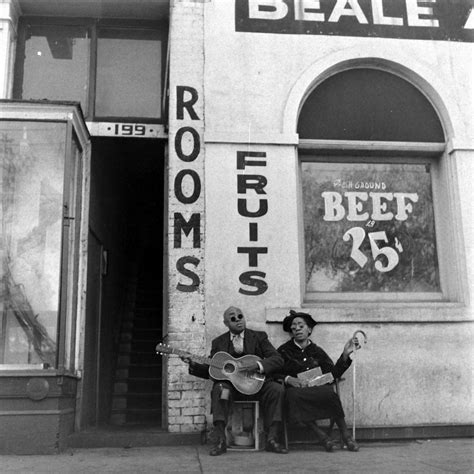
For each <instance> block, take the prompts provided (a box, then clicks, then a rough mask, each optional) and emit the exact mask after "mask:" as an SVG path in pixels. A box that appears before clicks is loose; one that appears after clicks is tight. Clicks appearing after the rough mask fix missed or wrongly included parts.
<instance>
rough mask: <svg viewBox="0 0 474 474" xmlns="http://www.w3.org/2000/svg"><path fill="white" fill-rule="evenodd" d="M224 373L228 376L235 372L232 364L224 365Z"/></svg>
mask: <svg viewBox="0 0 474 474" xmlns="http://www.w3.org/2000/svg"><path fill="white" fill-rule="evenodd" d="M224 372H226V373H228V374H232V373H233V372H235V366H234V364H230V363H227V364H225V365H224Z"/></svg>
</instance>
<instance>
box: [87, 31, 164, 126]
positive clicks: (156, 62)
mask: <svg viewBox="0 0 474 474" xmlns="http://www.w3.org/2000/svg"><path fill="white" fill-rule="evenodd" d="M161 50H162V42H161V40H160V37H159V36H158V33H157V32H155V31H153V30H133V29H131V30H130V29H105V30H100V31H99V38H98V40H97V85H96V99H95V115H96V116H97V117H149V118H158V117H160V116H161V61H162V58H161Z"/></svg>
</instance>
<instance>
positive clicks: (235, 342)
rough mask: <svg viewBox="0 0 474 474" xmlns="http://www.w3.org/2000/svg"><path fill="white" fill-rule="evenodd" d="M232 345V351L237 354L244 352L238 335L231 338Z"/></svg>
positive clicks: (241, 340)
mask: <svg viewBox="0 0 474 474" xmlns="http://www.w3.org/2000/svg"><path fill="white" fill-rule="evenodd" d="M232 344H233V345H234V351H235V352H236V353H237V354H242V352H244V339H243V337H242V336H241V335H240V334H234V335H233V336H232Z"/></svg>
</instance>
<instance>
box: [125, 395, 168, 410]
mask: <svg viewBox="0 0 474 474" xmlns="http://www.w3.org/2000/svg"><path fill="white" fill-rule="evenodd" d="M127 408H154V409H158V408H161V392H150V393H129V394H128V395H127Z"/></svg>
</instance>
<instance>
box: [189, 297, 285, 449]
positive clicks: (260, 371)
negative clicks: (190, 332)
mask: <svg viewBox="0 0 474 474" xmlns="http://www.w3.org/2000/svg"><path fill="white" fill-rule="evenodd" d="M224 324H225V325H226V326H227V327H228V328H229V332H226V333H224V334H222V335H220V336H219V337H216V338H215V339H214V340H213V341H212V348H211V358H213V359H212V361H216V360H217V359H218V358H219V357H220V356H221V355H222V353H227V354H224V356H225V355H229V356H231V357H228V361H227V362H225V361H224V363H223V364H221V373H222V376H219V374H218V372H219V371H216V369H215V367H213V364H211V367H209V365H204V364H199V363H196V362H192V361H191V360H190V358H189V357H182V359H183V360H184V361H185V362H188V363H189V373H190V374H191V375H195V376H197V377H201V378H212V379H213V380H214V386H213V387H212V392H211V412H212V415H213V423H214V431H215V434H216V442H215V444H214V446H213V447H212V449H211V451H210V453H209V454H210V455H211V456H219V455H220V454H224V453H225V452H226V450H227V445H226V437H225V427H226V425H227V420H228V415H229V408H230V404H231V403H232V400H246V399H252V400H255V399H257V400H259V401H260V404H261V407H262V411H263V416H264V425H265V430H266V432H267V444H266V447H265V449H266V450H267V451H270V452H274V453H281V454H286V453H287V452H288V451H287V450H286V449H285V448H283V447H282V446H281V445H280V444H279V443H278V436H279V433H280V429H281V420H282V418H281V411H282V406H283V393H284V392H283V390H284V389H283V386H282V385H281V384H279V383H276V382H273V381H270V380H265V376H266V375H271V374H272V373H274V372H279V371H281V369H282V367H283V359H282V357H281V356H280V354H278V352H277V351H276V349H275V348H274V347H273V346H272V344H271V343H270V341H269V340H268V336H267V334H266V333H265V332H263V331H253V330H252V329H246V323H245V317H244V315H243V313H242V311H241V310H240V309H239V308H235V307H234V306H231V307H229V308H227V309H226V311H225V312H224ZM219 352H221V354H218V357H215V358H214V356H215V354H217V353H219ZM243 356H247V357H243ZM248 356H257V357H248ZM235 358H239V359H235ZM210 374H211V376H210ZM240 376H241V377H242V379H241V380H240V381H239V377H240ZM253 378H254V379H253ZM216 379H218V380H216ZM224 379H225V380H224ZM246 379H248V381H250V382H251V383H250V385H249V384H248V383H246ZM252 379H253V382H255V383H256V384H257V387H258V388H256V389H255V390H252V389H251V388H250V389H249V390H246V388H247V387H248V386H252ZM223 380H224V381H223ZM230 382H231V383H230ZM257 390H258V391H257ZM255 392H256V393H255ZM249 394H252V395H251V396H249Z"/></svg>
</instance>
